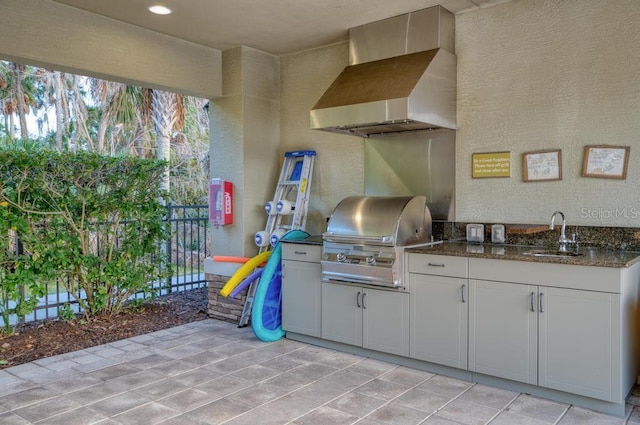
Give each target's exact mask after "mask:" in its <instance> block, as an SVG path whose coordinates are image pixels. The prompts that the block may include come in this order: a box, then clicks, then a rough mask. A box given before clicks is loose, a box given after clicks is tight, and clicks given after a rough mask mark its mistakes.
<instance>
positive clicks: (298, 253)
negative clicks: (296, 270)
mask: <svg viewBox="0 0 640 425" xmlns="http://www.w3.org/2000/svg"><path fill="white" fill-rule="evenodd" d="M293 253H294V254H296V255H307V253H306V251H293Z"/></svg>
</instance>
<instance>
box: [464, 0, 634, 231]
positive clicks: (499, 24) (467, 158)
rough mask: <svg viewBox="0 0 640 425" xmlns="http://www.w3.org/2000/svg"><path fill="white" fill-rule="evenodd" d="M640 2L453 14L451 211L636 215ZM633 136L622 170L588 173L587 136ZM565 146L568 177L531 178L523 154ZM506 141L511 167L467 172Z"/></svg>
mask: <svg viewBox="0 0 640 425" xmlns="http://www.w3.org/2000/svg"><path fill="white" fill-rule="evenodd" d="M639 22H640V2H639V1H637V0H615V1H601V0H518V1H513V2H509V3H506V4H504V5H500V6H497V7H491V8H486V9H479V10H477V11H473V12H469V13H465V14H461V15H458V16H456V54H457V57H458V125H459V129H458V132H457V151H458V154H457V172H456V182H457V183H456V193H457V198H456V200H457V205H456V211H457V212H456V219H457V220H458V221H476V220H478V221H483V222H504V223H547V222H548V221H549V219H550V217H551V214H552V212H553V211H554V210H557V209H560V210H562V211H563V212H564V213H565V214H566V215H567V221H568V222H569V223H570V224H582V225H602V226H628V227H638V226H640V190H639V189H640V187H639V185H638V183H640V163H639V159H640V119H639V116H640V115H639V112H640V31H638V23H639ZM594 144H610V145H622V146H631V155H630V159H629V171H628V175H627V179H626V180H624V181H620V180H605V179H594V178H583V177H581V176H580V174H581V166H582V159H583V146H584V145H594ZM541 149H562V158H563V164H562V165H563V180H562V181H555V182H534V183H524V182H523V181H522V177H521V174H522V166H521V161H522V159H521V155H522V153H523V152H528V151H535V150H541ZM503 150H507V151H511V161H512V169H511V178H508V179H472V178H471V155H472V153H474V152H492V151H503Z"/></svg>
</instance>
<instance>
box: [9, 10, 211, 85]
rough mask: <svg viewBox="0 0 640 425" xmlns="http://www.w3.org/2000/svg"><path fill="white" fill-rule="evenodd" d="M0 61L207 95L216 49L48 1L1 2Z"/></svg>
mask: <svg viewBox="0 0 640 425" xmlns="http://www.w3.org/2000/svg"><path fill="white" fill-rule="evenodd" d="M0 59H5V60H10V61H14V62H21V63H26V64H30V65H36V66H42V67H46V68H53V69H57V70H61V71H67V72H72V73H76V74H80V75H88V76H92V77H99V78H106V79H111V80H117V81H121V82H124V83H128V84H133V85H141V86H145V87H152V88H157V89H164V90H169V91H175V92H180V93H184V94H188V95H192V96H198V97H204V98H210V97H214V96H219V95H220V94H221V80H222V79H221V75H220V74H221V72H220V68H221V52H220V51H219V50H215V49H210V48H207V47H204V46H200V45H197V44H194V43H189V42H186V41H183V40H179V39H177V38H174V37H169V36H166V35H163V34H160V33H157V32H153V31H148V30H144V29H142V28H139V27H135V26H133V25H129V24H126V23H124V22H121V21H116V20H114V19H109V18H105V17H101V16H99V15H95V14H92V13H89V12H86V11H83V10H80V9H77V8H73V7H69V6H65V5H62V4H60V3H55V2H52V1H50V0H2V2H0Z"/></svg>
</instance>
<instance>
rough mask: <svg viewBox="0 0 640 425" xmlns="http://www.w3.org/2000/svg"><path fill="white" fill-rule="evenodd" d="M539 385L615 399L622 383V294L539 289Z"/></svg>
mask: <svg viewBox="0 0 640 425" xmlns="http://www.w3.org/2000/svg"><path fill="white" fill-rule="evenodd" d="M539 299H540V303H539V304H540V305H539V308H538V327H539V330H538V353H539V354H538V356H539V358H538V385H540V386H543V387H547V388H553V389H556V390H562V391H566V392H569V393H573V394H581V395H584V396H588V397H593V398H597V399H601V400H610V401H611V400H613V398H614V393H615V391H614V389H615V388H616V387H619V386H620V372H619V370H620V359H619V358H618V357H617V356H619V354H620V349H619V347H620V339H619V335H620V334H619V331H618V330H619V329H620V314H619V305H620V296H619V295H618V294H610V293H603V292H593V291H579V290H575V289H562V288H551V287H540V288H539Z"/></svg>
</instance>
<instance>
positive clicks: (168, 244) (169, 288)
mask: <svg viewBox="0 0 640 425" xmlns="http://www.w3.org/2000/svg"><path fill="white" fill-rule="evenodd" d="M171 216H172V211H171V202H169V203H167V223H168V224H169V229H170V231H169V235H168V236H167V242H166V243H165V251H166V256H167V267H169V268H171V241H172V239H173V228H172V225H171ZM173 274H174V273H173V272H172V273H167V293H168V294H170V293H171V292H172V289H173V284H172V283H173V282H172V279H173Z"/></svg>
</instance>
